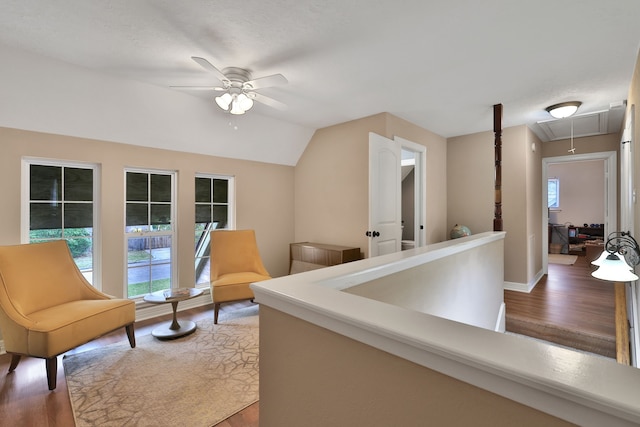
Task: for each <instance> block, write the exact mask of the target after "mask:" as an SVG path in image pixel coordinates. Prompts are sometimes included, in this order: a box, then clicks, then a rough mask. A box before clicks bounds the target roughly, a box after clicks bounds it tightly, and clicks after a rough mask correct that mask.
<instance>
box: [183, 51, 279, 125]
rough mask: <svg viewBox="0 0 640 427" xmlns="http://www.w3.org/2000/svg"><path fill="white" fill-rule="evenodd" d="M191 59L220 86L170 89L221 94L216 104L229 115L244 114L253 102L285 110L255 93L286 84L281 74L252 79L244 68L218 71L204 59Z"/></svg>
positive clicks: (271, 99) (228, 68)
mask: <svg viewBox="0 0 640 427" xmlns="http://www.w3.org/2000/svg"><path fill="white" fill-rule="evenodd" d="M191 59H193V60H194V61H195V62H197V63H198V64H199V65H200V66H201V67H202V68H204V69H205V70H207V71H210V72H212V73H213V74H214V75H215V76H216V78H217V79H218V80H220V82H221V83H222V86H171V87H172V88H176V89H195V90H214V91H216V92H223V93H222V94H221V95H219V96H216V104H218V106H219V107H220V108H222V109H223V110H225V111H228V112H229V113H231V114H244V113H245V112H246V111H248V110H249V109H250V108H251V107H253V101H254V100H255V101H258V102H261V103H263V104H265V105H268V106H269V107H272V108H276V109H278V110H284V109H286V108H287V106H286V105H285V104H283V103H282V102H280V101H277V100H275V99H273V98H269V97H268V96H265V95H262V94H260V93H258V92H256V90H259V89H263V88H265V87H272V86H277V85H282V84H286V83H287V79H286V78H285V77H284V76H283V75H282V74H273V75H271V76H266V77H260V78H257V79H252V78H251V72H250V71H249V70H246V69H244V68H238V67H227V68H225V69H223V70H222V71H220V70H218V69H217V68H216V67H214V66H213V65H212V64H211V63H210V62H209V61H207V60H206V59H204V58H200V57H198V56H192V57H191Z"/></svg>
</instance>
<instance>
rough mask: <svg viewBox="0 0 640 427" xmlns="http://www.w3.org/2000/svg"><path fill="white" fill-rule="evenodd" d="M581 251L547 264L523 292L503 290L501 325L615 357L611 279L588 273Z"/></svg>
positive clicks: (589, 268) (518, 331) (613, 305)
mask: <svg viewBox="0 0 640 427" xmlns="http://www.w3.org/2000/svg"><path fill="white" fill-rule="evenodd" d="M591 272H592V266H591V265H590V264H589V263H588V262H587V260H586V258H585V257H584V256H579V257H578V259H577V261H576V262H575V264H574V265H559V264H549V274H548V276H545V277H543V278H542V279H541V280H540V282H539V283H538V284H537V285H536V287H535V288H534V289H533V291H532V292H531V293H529V294H527V293H523V292H515V291H505V296H504V299H505V304H506V314H507V331H510V332H516V333H521V334H523V335H530V336H533V337H535V338H539V339H544V340H547V341H551V342H555V343H558V344H561V345H565V346H567V347H574V348H578V349H580V350H585V351H590V352H593V353H597V354H601V355H603V356H607V357H613V358H615V336H616V335H615V334H616V331H615V295H614V286H613V283H609V282H604V281H602V280H598V279H595V278H593V277H592V276H591Z"/></svg>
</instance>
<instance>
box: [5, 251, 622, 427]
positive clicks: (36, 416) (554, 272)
mask: <svg viewBox="0 0 640 427" xmlns="http://www.w3.org/2000/svg"><path fill="white" fill-rule="evenodd" d="M590 272H591V269H590V266H589V264H588V263H587V262H586V261H585V259H584V258H583V257H581V258H579V259H578V262H577V263H576V264H575V265H573V266H564V265H554V264H550V265H549V276H548V277H545V278H543V279H542V281H541V282H540V283H539V284H538V285H537V286H536V287H535V289H534V291H533V292H531V293H530V294H525V293H520V292H511V291H506V292H505V303H506V311H507V317H508V319H519V320H523V321H525V322H527V321H531V322H537V323H547V324H552V325H557V326H559V327H561V328H565V329H569V330H573V331H576V333H582V332H584V333H587V334H595V335H598V336H610V337H613V339H614V340H615V325H614V314H613V313H614V305H613V304H614V302H613V288H612V287H611V286H609V285H607V284H606V283H605V282H601V281H598V280H596V279H592V278H591V276H590ZM248 304H251V303H250V302H246V303H237V304H227V305H224V306H223V307H222V312H223V313H224V312H225V311H232V310H237V309H239V308H242V307H244V306H246V305H248ZM179 315H180V318H184V319H191V320H194V321H196V322H197V321H198V320H201V319H205V318H212V316H213V311H212V306H205V307H200V308H195V309H191V310H187V311H183V312H181V313H180V314H179ZM169 319H170V316H163V317H161V318H156V319H150V320H145V321H141V322H137V323H136V336H138V337H140V336H142V335H145V334H149V333H151V330H152V329H153V327H154V326H155V325H157V323H159V322H161V321H166V320H169ZM507 326H509V321H508V322H507ZM126 339H127V338H126V335H125V333H124V330H123V331H118V332H115V333H112V334H109V335H107V336H104V337H102V338H100V339H98V340H95V341H92V342H91V343H88V344H86V345H84V346H81V347H78V348H77V349H74V350H72V351H71V352H69V354H73V353H78V352H82V351H87V350H91V349H95V348H99V347H102V346H105V345H109V344H112V343H115V342H119V341H124V340H126ZM542 339H544V337H542ZM560 344H563V343H562V342H561V343H560ZM564 344H571V343H564ZM569 346H570V345H569ZM61 358H62V356H60V358H59V361H58V386H57V388H56V390H55V391H53V392H50V391H49V390H48V388H47V380H46V375H45V367H44V361H43V360H41V359H33V358H23V360H22V361H21V362H20V365H19V366H18V368H17V369H16V371H14V372H13V373H11V374H6V372H7V369H8V367H9V359H10V358H9V357H8V356H7V355H2V356H0V378H2V380H0V381H2V383H1V384H0V424H1V425H11V426H43V427H46V426H61V427H62V426H64V427H68V426H73V424H74V422H73V414H72V412H71V404H70V402H69V395H68V391H67V384H66V381H65V377H64V371H63V367H62V361H61ZM258 416H259V403H255V404H253V405H251V406H249V407H248V408H246V409H245V410H243V411H241V412H240V413H238V414H236V415H234V416H232V417H230V418H229V419H227V420H225V421H223V422H221V423H220V424H218V426H217V427H257V426H258Z"/></svg>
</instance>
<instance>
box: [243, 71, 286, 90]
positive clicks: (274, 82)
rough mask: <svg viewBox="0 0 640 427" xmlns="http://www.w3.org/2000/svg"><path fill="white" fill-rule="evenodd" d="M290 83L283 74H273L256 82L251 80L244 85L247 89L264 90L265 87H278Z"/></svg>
mask: <svg viewBox="0 0 640 427" xmlns="http://www.w3.org/2000/svg"><path fill="white" fill-rule="evenodd" d="M288 82H289V81H288V80H287V78H286V77H285V76H283V75H282V74H273V75H271V76H266V77H260V78H257V79H254V80H249V81H248V82H245V83H244V84H243V86H244V87H246V88H247V89H249V90H251V89H262V88H263V87H271V86H278V85H283V84H286V83H288ZM247 86H249V87H247Z"/></svg>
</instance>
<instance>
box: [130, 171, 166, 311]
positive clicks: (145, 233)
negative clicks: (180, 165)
mask: <svg viewBox="0 0 640 427" xmlns="http://www.w3.org/2000/svg"><path fill="white" fill-rule="evenodd" d="M174 192H175V174H174V173H173V172H155V171H154V172H149V171H136V170H128V171H126V212H125V236H126V239H125V240H126V243H127V251H126V253H127V289H126V293H127V296H128V297H129V298H135V297H139V296H142V295H145V294H147V293H149V292H155V291H158V290H162V289H167V288H171V287H173V282H174V280H173V270H174V268H173V255H172V254H173V241H174V229H173V218H174V216H175V213H174V212H175V206H174V200H175V197H174Z"/></svg>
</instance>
